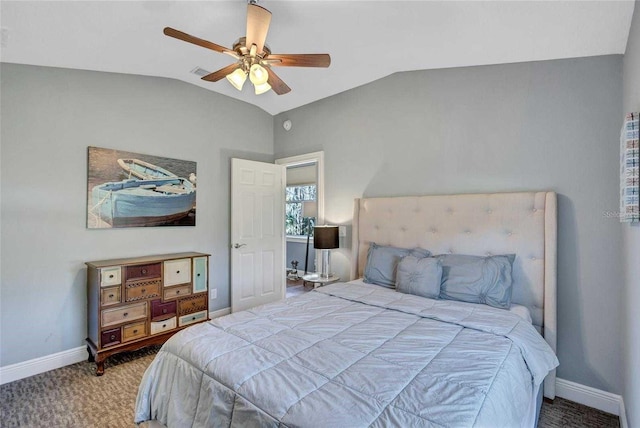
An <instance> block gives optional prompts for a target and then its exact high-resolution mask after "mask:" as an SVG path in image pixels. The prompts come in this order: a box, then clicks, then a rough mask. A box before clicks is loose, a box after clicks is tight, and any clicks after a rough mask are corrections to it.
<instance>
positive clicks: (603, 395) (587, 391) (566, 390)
mask: <svg viewBox="0 0 640 428" xmlns="http://www.w3.org/2000/svg"><path fill="white" fill-rule="evenodd" d="M556 395H557V396H558V397H561V398H565V399H567V400H570V401H573V402H575V403H579V404H583V405H585V406H589V407H593V408H594V409H598V410H602V411H603V412H607V413H611V414H613V415H616V416H620V424H621V425H622V420H623V415H624V413H623V412H624V402H623V401H622V396H621V395H618V394H612V393H610V392H606V391H602V390H600V389H596V388H591V387H590V386H586V385H581V384H579V383H575V382H571V381H569V380H565V379H560V378H556ZM624 422H625V424H626V415H625V417H624Z"/></svg>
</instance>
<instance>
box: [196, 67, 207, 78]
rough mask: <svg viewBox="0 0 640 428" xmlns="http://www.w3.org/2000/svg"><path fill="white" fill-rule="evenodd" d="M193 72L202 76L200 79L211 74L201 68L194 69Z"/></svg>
mask: <svg viewBox="0 0 640 428" xmlns="http://www.w3.org/2000/svg"><path fill="white" fill-rule="evenodd" d="M191 72H192V73H193V74H195V75H196V76H200V77H203V76H206V75H207V74H211V72H210V71H207V70H205V69H204V68H200V67H196V68H194V69H193V70H191Z"/></svg>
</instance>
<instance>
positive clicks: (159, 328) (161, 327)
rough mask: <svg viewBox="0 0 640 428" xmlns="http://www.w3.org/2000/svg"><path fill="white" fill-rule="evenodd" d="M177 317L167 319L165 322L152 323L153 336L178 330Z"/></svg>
mask: <svg viewBox="0 0 640 428" xmlns="http://www.w3.org/2000/svg"><path fill="white" fill-rule="evenodd" d="M176 323H177V321H176V317H173V318H169V319H166V320H164V321H156V322H152V323H151V334H158V333H164V332H165V331H170V330H173V329H174V328H176Z"/></svg>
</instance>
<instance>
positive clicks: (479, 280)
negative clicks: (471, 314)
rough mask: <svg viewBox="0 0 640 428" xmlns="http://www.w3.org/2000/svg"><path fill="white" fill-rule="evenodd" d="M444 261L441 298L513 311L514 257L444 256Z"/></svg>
mask: <svg viewBox="0 0 640 428" xmlns="http://www.w3.org/2000/svg"><path fill="white" fill-rule="evenodd" d="M437 257H438V258H439V259H440V260H441V261H442V284H441V285H440V298H441V299H449V300H460V301H463V302H470V303H483V304H485V305H489V306H493V307H496V308H502V309H509V307H511V286H512V284H513V279H512V277H511V271H512V265H513V260H514V259H515V257H516V256H515V254H508V255H502V256H489V257H479V256H466V255H462V254H445V255H440V256H437Z"/></svg>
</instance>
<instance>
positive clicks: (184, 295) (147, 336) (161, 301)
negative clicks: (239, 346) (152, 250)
mask: <svg viewBox="0 0 640 428" xmlns="http://www.w3.org/2000/svg"><path fill="white" fill-rule="evenodd" d="M209 256H210V255H209V254H203V253H195V252H189V253H176V254H163V255H157V256H147V257H135V258H127V259H114V260H100V261H94V262H87V263H86V265H87V332H88V337H87V351H88V352H89V361H91V362H93V361H95V363H96V366H97V368H96V375H98V376H101V375H102V374H103V373H104V361H105V359H107V358H108V357H109V356H111V355H114V354H117V353H120V352H123V351H133V350H136V349H139V348H143V347H145V346H149V345H157V344H162V343H164V342H165V341H166V340H167V339H169V338H170V337H171V336H172V335H173V334H175V333H176V332H178V331H180V330H181V329H183V328H185V327H187V326H189V325H192V324H195V323H199V322H203V321H207V320H208V319H209V293H208V290H209V275H208V267H209Z"/></svg>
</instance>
